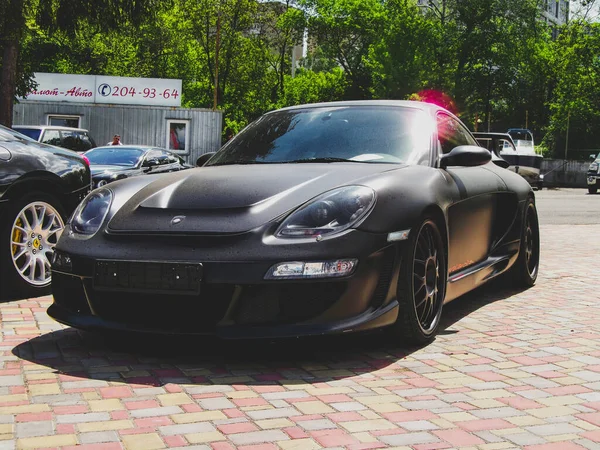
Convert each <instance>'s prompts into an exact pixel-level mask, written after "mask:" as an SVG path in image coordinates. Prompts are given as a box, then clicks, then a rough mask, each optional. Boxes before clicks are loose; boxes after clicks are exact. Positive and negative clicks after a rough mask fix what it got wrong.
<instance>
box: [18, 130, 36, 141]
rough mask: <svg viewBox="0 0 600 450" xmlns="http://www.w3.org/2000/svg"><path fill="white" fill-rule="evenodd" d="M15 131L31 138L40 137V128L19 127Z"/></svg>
mask: <svg viewBox="0 0 600 450" xmlns="http://www.w3.org/2000/svg"><path fill="white" fill-rule="evenodd" d="M17 131H18V132H19V133H21V134H24V135H25V136H28V137H30V138H31V139H34V140H36V141H37V140H39V138H40V131H41V130H38V129H36V128H19V129H18V130H17Z"/></svg>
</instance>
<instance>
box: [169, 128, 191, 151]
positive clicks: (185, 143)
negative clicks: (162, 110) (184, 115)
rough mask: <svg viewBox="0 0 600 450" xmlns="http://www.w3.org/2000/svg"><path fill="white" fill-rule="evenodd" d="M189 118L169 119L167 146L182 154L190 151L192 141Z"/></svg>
mask: <svg viewBox="0 0 600 450" xmlns="http://www.w3.org/2000/svg"><path fill="white" fill-rule="evenodd" d="M189 125H190V121H189V120H167V145H166V148H168V149H169V150H171V151H173V152H175V153H181V154H188V153H189V145H190V144H189V142H190V127H189Z"/></svg>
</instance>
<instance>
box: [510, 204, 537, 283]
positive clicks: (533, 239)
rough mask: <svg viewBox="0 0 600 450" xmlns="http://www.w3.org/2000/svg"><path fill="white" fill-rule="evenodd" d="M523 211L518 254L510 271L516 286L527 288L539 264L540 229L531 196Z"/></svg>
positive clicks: (535, 274)
mask: <svg viewBox="0 0 600 450" xmlns="http://www.w3.org/2000/svg"><path fill="white" fill-rule="evenodd" d="M523 211H524V212H523V229H522V231H521V243H520V246H519V256H518V258H517V262H516V263H515V265H514V267H513V269H512V271H511V272H510V273H511V276H512V279H513V281H514V284H515V285H516V286H517V287H525V288H527V287H531V286H533V285H534V284H535V281H536V280H537V276H538V272H539V266H540V229H539V222H538V215H537V209H536V207H535V203H534V201H533V199H532V198H531V197H530V198H528V199H527V203H526V204H525V209H524V210H523Z"/></svg>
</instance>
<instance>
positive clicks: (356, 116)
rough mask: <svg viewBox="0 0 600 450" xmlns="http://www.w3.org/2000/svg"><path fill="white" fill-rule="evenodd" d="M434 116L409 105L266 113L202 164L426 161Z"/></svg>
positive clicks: (315, 108) (423, 162) (422, 162)
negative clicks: (431, 116)
mask: <svg viewBox="0 0 600 450" xmlns="http://www.w3.org/2000/svg"><path fill="white" fill-rule="evenodd" d="M432 130H433V120H432V119H431V118H430V116H429V115H428V114H427V113H425V112H424V111H422V110H420V109H417V108H410V107H397V106H390V107H387V106H386V107H382V106H344V107H314V108H305V109H295V110H287V111H279V112H275V113H271V114H266V115H264V116H263V117H261V118H260V119H258V120H257V121H255V122H254V123H252V124H251V125H250V126H248V127H247V128H246V129H245V130H243V131H242V132H241V133H240V134H238V135H237V136H235V137H234V138H233V139H232V140H231V141H229V142H228V143H227V144H226V145H225V146H224V147H223V148H222V149H221V150H219V151H218V152H217V153H216V154H215V156H214V157H213V158H211V160H210V161H209V163H208V164H207V166H216V165H225V164H265V163H304V162H308V163H310V162H346V161H348V162H360V163H407V164H428V163H429V150H430V145H431V135H432Z"/></svg>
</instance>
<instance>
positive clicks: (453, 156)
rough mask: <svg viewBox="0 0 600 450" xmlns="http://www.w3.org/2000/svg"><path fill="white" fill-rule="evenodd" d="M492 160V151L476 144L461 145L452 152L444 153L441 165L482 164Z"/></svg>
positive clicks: (469, 165) (470, 165) (468, 165)
mask: <svg viewBox="0 0 600 450" xmlns="http://www.w3.org/2000/svg"><path fill="white" fill-rule="evenodd" d="M491 160H492V153H491V152H490V151H489V150H487V149H485V148H483V147H478V146H476V145H459V146H458V147H454V148H453V149H452V150H451V151H450V153H446V154H445V155H442V158H441V159H440V167H441V168H442V169H445V168H446V167H449V166H463V167H472V166H481V165H483V164H487V163H488V162H490V161H491Z"/></svg>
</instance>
